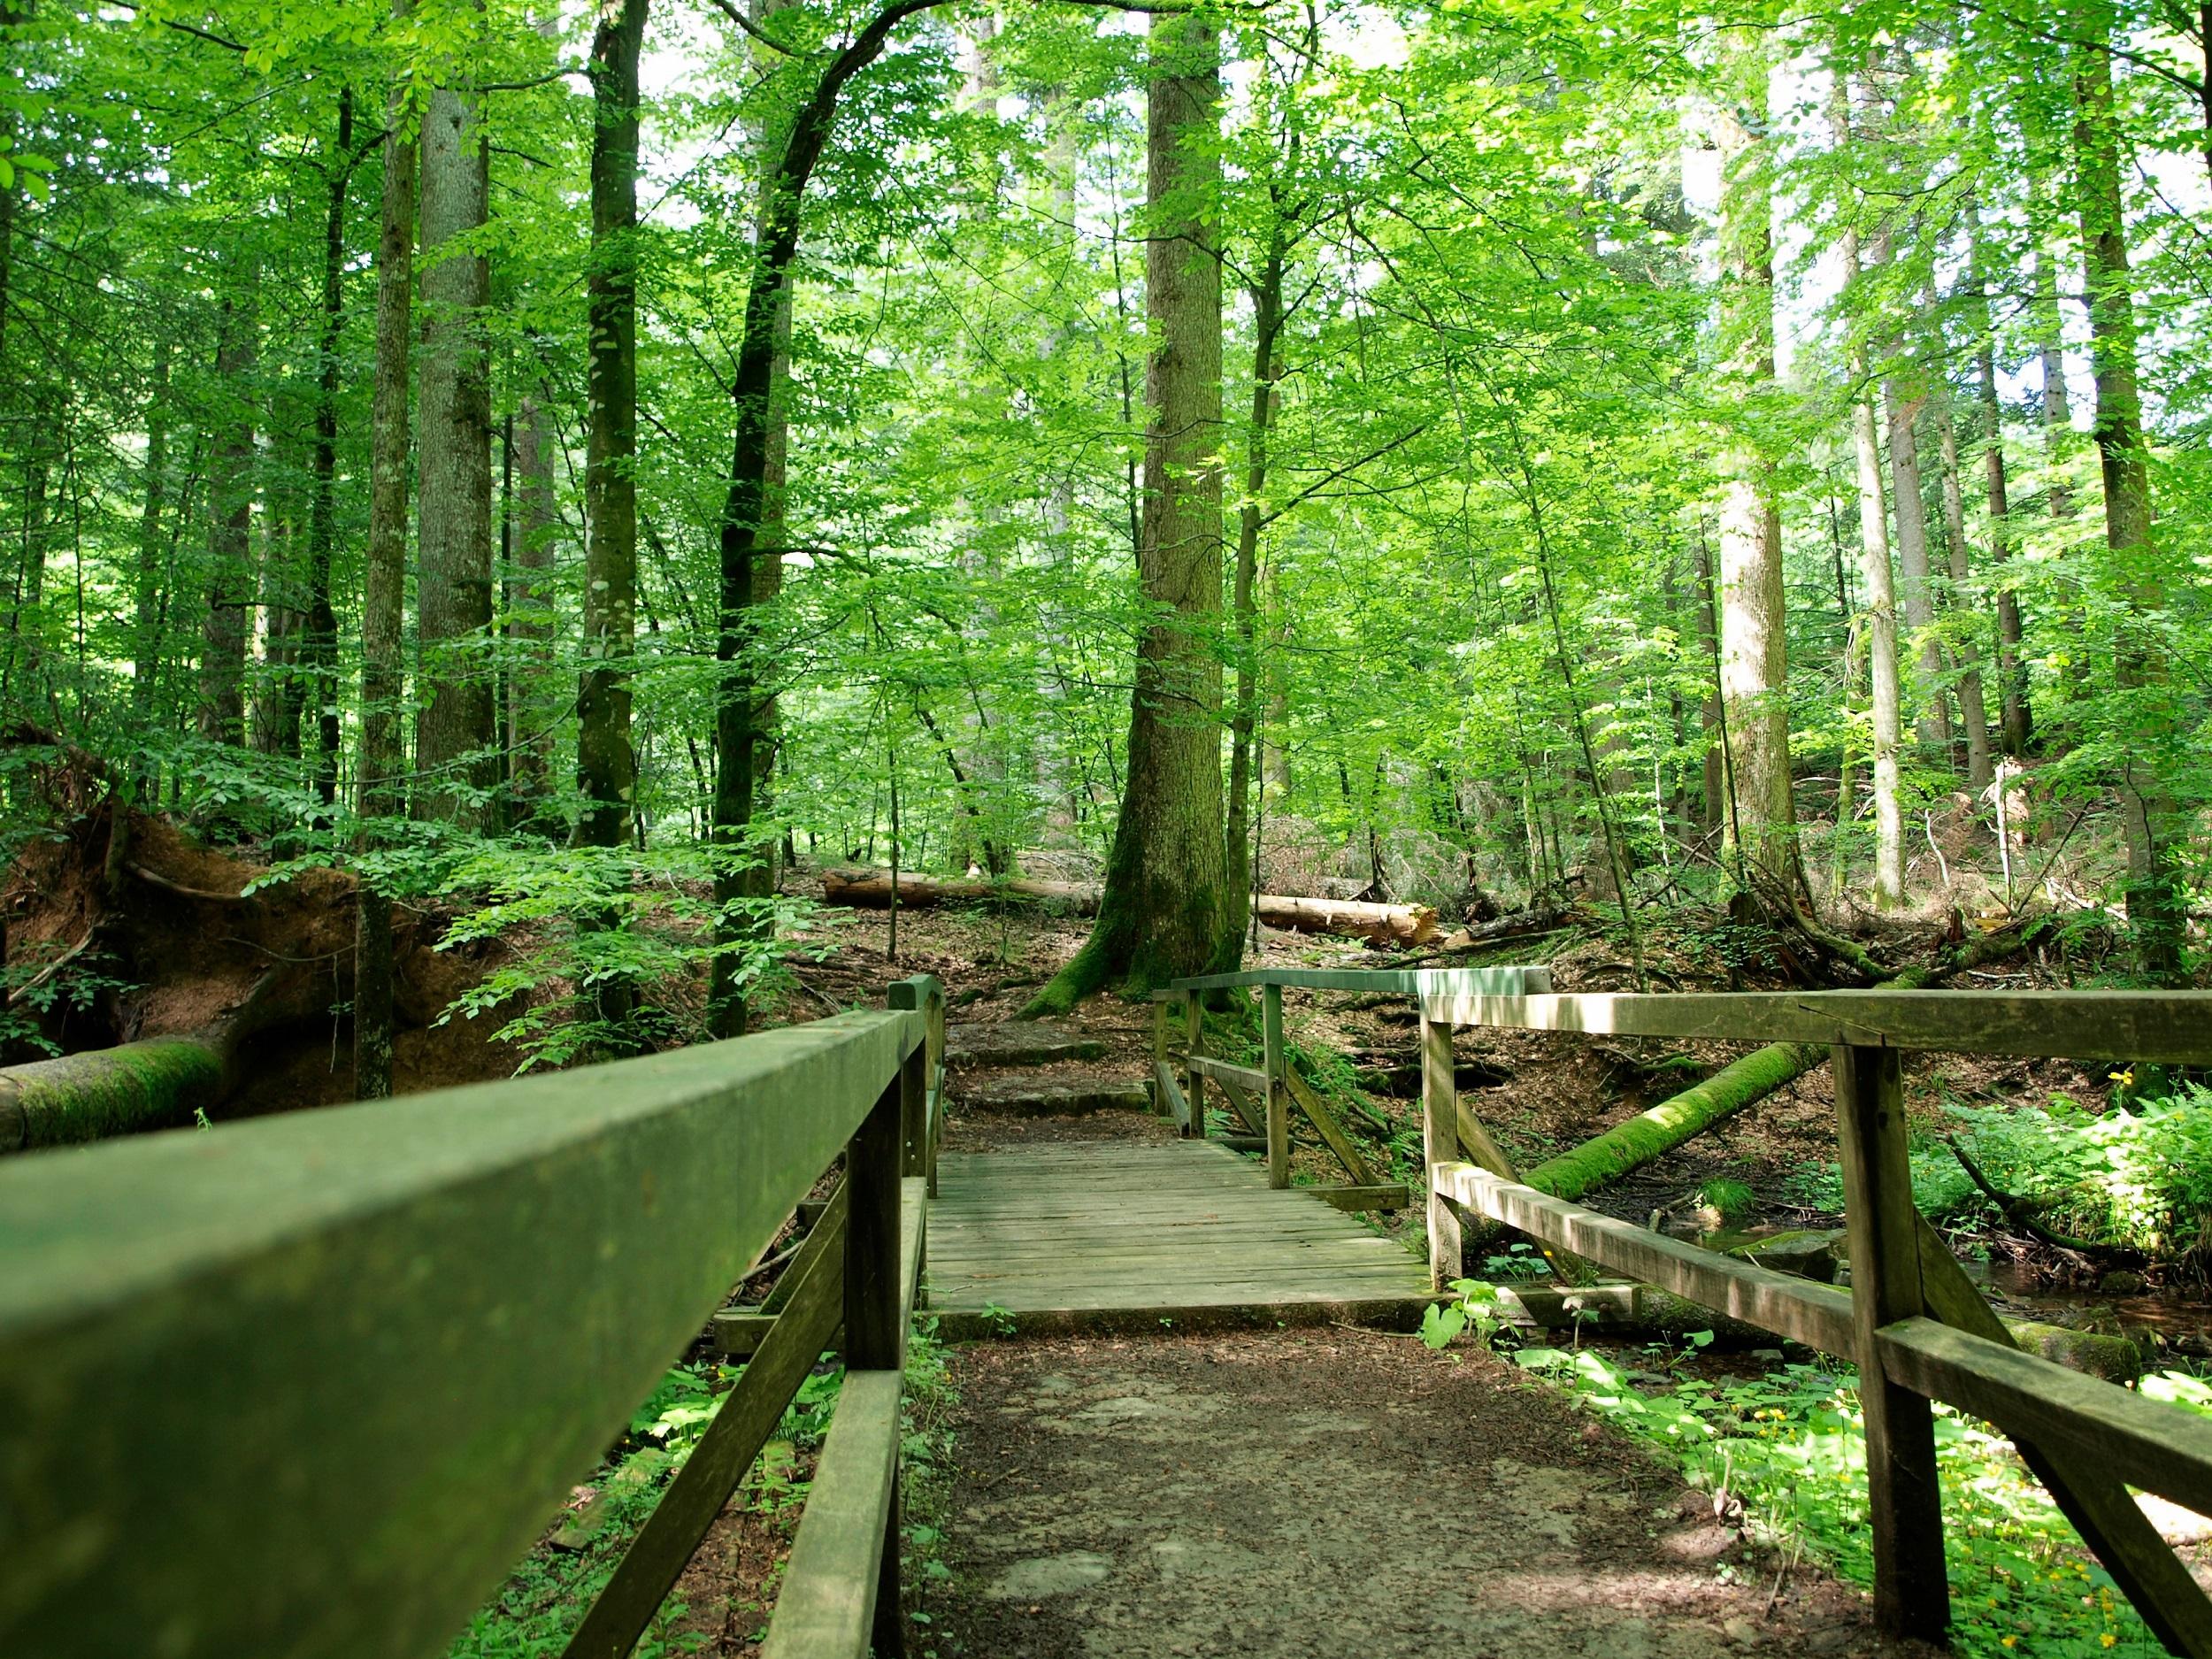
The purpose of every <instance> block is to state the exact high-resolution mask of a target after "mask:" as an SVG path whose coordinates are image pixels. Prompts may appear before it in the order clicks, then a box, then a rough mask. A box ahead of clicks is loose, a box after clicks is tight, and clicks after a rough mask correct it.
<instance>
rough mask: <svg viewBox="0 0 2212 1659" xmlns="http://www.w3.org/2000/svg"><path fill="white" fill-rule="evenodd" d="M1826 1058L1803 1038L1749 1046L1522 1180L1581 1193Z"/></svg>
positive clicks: (1563, 1193) (1559, 1194)
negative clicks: (1740, 1055)
mask: <svg viewBox="0 0 2212 1659" xmlns="http://www.w3.org/2000/svg"><path fill="white" fill-rule="evenodd" d="M1827 1058H1828V1050H1827V1049H1825V1048H1820V1047H1818V1046H1816V1045H1815V1044H1813V1043H1809V1042H1773V1043H1769V1044H1768V1045H1767V1046H1766V1047H1765V1048H1755V1049H1753V1050H1752V1051H1751V1052H1750V1053H1749V1054H1747V1055H1746V1056H1743V1058H1742V1059H1740V1060H1738V1061H1736V1062H1735V1063H1734V1064H1732V1065H1728V1066H1725V1067H1724V1068H1723V1069H1722V1070H1720V1071H1716V1072H1714V1073H1713V1075H1712V1076H1711V1077H1709V1078H1707V1079H1705V1081H1703V1082H1702V1083H1700V1084H1699V1085H1698V1086H1697V1087H1694V1088H1687V1089H1685V1090H1683V1091H1682V1093H1681V1094H1677V1095H1674V1096H1672V1097H1671V1098H1670V1099H1667V1100H1663V1101H1661V1102H1659V1103H1658V1104H1657V1105H1656V1106H1654V1107H1652V1108H1651V1109H1650V1110H1647V1111H1641V1112H1639V1113H1637V1114H1636V1116H1635V1117H1633V1118H1630V1119H1629V1120H1628V1121H1627V1122H1626V1123H1624V1124H1616V1125H1614V1126H1613V1127H1612V1128H1610V1129H1609V1130H1607V1131H1606V1132H1605V1133H1603V1134H1601V1135H1600V1136H1598V1137H1597V1139H1595V1140H1594V1141H1584V1142H1583V1143H1582V1144H1581V1145H1580V1146H1578V1147H1577V1148H1574V1150H1573V1151H1571V1152H1563V1153H1561V1154H1560V1155H1559V1156H1557V1157H1555V1158H1550V1159H1548V1160H1547V1161H1545V1162H1544V1163H1542V1164H1538V1165H1537V1166H1536V1167H1535V1168H1534V1169H1532V1170H1531V1171H1528V1173H1527V1174H1526V1175H1525V1176H1524V1177H1523V1179H1525V1181H1526V1182H1527V1183H1528V1185H1530V1186H1531V1187H1534V1188H1536V1190H1537V1191H1539V1192H1541V1193H1549V1194H1551V1195H1552V1196H1553V1197H1554V1198H1579V1197H1581V1196H1582V1195H1583V1194H1585V1193H1586V1192H1589V1191H1590V1190H1591V1189H1592V1188H1594V1187H1602V1186H1603V1185H1604V1184H1605V1183H1606V1182H1608V1181H1609V1180H1612V1179H1615V1178H1617V1177H1618V1176H1622V1175H1625V1174H1627V1173H1628V1171H1631V1170H1633V1169H1640V1168H1641V1167H1642V1166H1643V1165H1645V1164H1649V1163H1650V1162H1651V1161H1652V1160H1653V1159H1655V1158H1659V1157H1663V1156H1666V1154H1668V1153H1670V1152H1671V1151H1673V1150H1674V1149H1675V1148H1677V1147H1678V1146H1680V1145H1681V1144H1682V1143H1683V1142H1684V1141H1687V1140H1689V1139H1691V1137H1693V1136H1694V1135H1700V1134H1702V1133H1705V1131H1706V1130H1708V1129H1709V1128H1711V1127H1712V1126H1713V1125H1715V1124H1717V1123H1718V1122H1720V1121H1721V1120H1722V1119H1723V1118H1728V1117H1731V1116H1732V1115H1733V1114H1735V1113H1737V1112H1740V1111H1741V1110H1743V1109H1744V1108H1745V1107H1747V1106H1751V1105H1755V1104H1756V1103H1757V1102H1760V1101H1763V1100H1764V1099H1765V1098H1766V1097H1767V1096H1768V1095H1770V1094H1773V1093H1774V1091H1775V1090H1776V1089H1778V1088H1780V1087H1782V1086H1783V1085H1784V1084H1785V1083H1788V1082H1791V1081H1793V1080H1794V1079H1797V1078H1801V1077H1802V1076H1804V1074H1805V1073H1806V1072H1808V1071H1811V1070H1812V1069H1813V1068H1814V1067H1815V1066H1816V1065H1819V1064H1822V1063H1823V1062H1824V1061H1825V1060H1826V1059H1827Z"/></svg>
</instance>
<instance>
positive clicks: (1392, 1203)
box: [1300, 1181, 1413, 1210]
mask: <svg viewBox="0 0 2212 1659" xmlns="http://www.w3.org/2000/svg"><path fill="white" fill-rule="evenodd" d="M1300 1190H1302V1191H1304V1192H1309V1193H1311V1194H1313V1195H1314V1196H1315V1197H1316V1198H1318V1199H1319V1200H1320V1201H1321V1202H1323V1203H1325V1204H1326V1205H1328V1206H1329V1207H1330V1208H1331V1209H1332V1210H1403V1209H1404V1208H1405V1207H1406V1206H1407V1205H1408V1204H1409V1203H1411V1202H1413V1198H1412V1194H1410V1192H1409V1190H1408V1189H1407V1187H1406V1184H1405V1183H1404V1182H1403V1181H1382V1182H1371V1181H1366V1182H1362V1183H1360V1184H1359V1185H1357V1186H1356V1187H1303V1188H1301V1189H1300Z"/></svg>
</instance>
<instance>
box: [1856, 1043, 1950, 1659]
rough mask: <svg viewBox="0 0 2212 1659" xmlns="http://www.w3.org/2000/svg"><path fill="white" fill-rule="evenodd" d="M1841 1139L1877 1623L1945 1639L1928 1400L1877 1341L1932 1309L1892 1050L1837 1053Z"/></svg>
mask: <svg viewBox="0 0 2212 1659" xmlns="http://www.w3.org/2000/svg"><path fill="white" fill-rule="evenodd" d="M1831 1065H1832V1071H1833V1072H1834V1076H1835V1085H1836V1128H1837V1141H1838V1144H1839V1149H1840V1152H1841V1155H1842V1164H1843V1204H1844V1219H1845V1223H1846V1225H1847V1226H1848V1228H1849V1229H1850V1237H1851V1320H1852V1327H1853V1334H1854V1337H1855V1341H1856V1345H1857V1348H1858V1360H1859V1405H1860V1409H1861V1411H1862V1413H1863V1417H1864V1418H1865V1423H1866V1480H1867V1494H1868V1497H1869V1499H1870V1504H1871V1509H1872V1516H1871V1521H1872V1531H1873V1545H1874V1623H1875V1626H1876V1628H1877V1629H1878V1630H1879V1631H1880V1632H1882V1634H1884V1635H1885V1636H1899V1637H1914V1638H1917V1639H1918V1640H1922V1641H1929V1642H1938V1643H1940V1642H1941V1641H1942V1640H1943V1636H1944V1631H1945V1629H1946V1628H1947V1626H1948V1625H1949V1624H1950V1617H1951V1593H1950V1585H1949V1581H1948V1579H1947V1577H1946V1575H1945V1573H1944V1569H1943V1500H1942V1494H1941V1492H1940V1490H1939V1486H1938V1485H1937V1481H1936V1458H1935V1423H1934V1414H1933V1411H1932V1409H1931V1407H1930V1405H1929V1402H1928V1401H1927V1400H1926V1399H1925V1398H1924V1396H1922V1395H1920V1394H1916V1393H1914V1392H1913V1391H1912V1390H1911V1389H1909V1388H1903V1387H1900V1386H1897V1385H1896V1384H1894V1383H1892V1382H1891V1381H1890V1380H1889V1379H1888V1378H1887V1377H1886V1376H1885V1375H1884V1374H1883V1371H1882V1361H1881V1355H1880V1353H1879V1351H1878V1348H1877V1346H1876V1343H1875V1333H1876V1332H1877V1331H1878V1330H1880V1329H1881V1327H1882V1326H1883V1325H1887V1324H1889V1323H1890V1322H1891V1321H1893V1320H1896V1319H1907V1318H1913V1317H1917V1316H1918V1315H1919V1314H1920V1313H1921V1312H1922V1311H1923V1310H1924V1305H1925V1304H1924V1297H1923V1295H1922V1292H1921V1287H1920V1240H1919V1225H1918V1224H1919V1215H1918V1212H1917V1211H1916V1210H1915V1209H1914V1208H1913V1202H1912V1166H1911V1161H1910V1157H1909V1153H1908V1149H1907V1147H1906V1140H1905V1087H1904V1072H1903V1068H1902V1066H1901V1063H1900V1061H1899V1059H1898V1054H1897V1050H1895V1049H1894V1048H1855V1047H1850V1046H1847V1045H1844V1044H1839V1045H1837V1047H1836V1048H1835V1050H1834V1056H1833V1058H1832V1062H1831Z"/></svg>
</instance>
